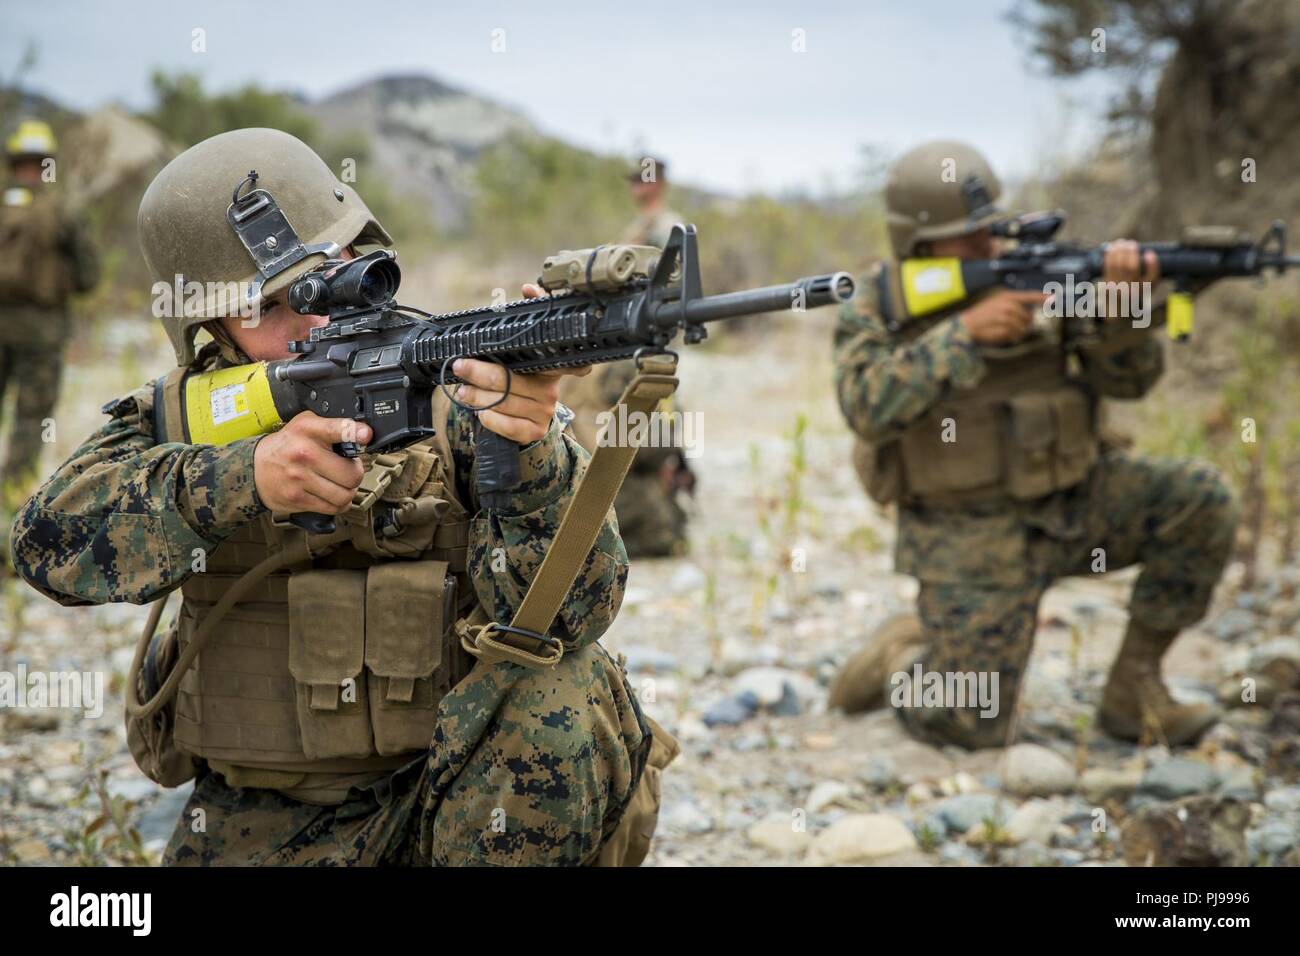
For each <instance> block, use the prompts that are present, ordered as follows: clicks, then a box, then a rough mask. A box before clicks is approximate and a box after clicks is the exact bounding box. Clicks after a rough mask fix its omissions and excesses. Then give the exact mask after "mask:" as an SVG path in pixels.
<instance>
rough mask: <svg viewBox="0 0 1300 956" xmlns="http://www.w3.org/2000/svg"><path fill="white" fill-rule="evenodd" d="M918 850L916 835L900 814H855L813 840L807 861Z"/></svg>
mask: <svg viewBox="0 0 1300 956" xmlns="http://www.w3.org/2000/svg"><path fill="white" fill-rule="evenodd" d="M915 849H916V838H915V837H913V836H912V831H911V830H909V829H908V828H907V825H906V824H904V823H903V821H902V820H900V819H898V817H895V816H891V815H889V814H887V813H856V814H852V815H850V816H847V817H842V818H841V819H839V820H837V821H836V822H835V823H833V824H831V825H830V826H829V827H827V828H826V829H825V830H823V831H822V832H821V833H819V834H818V835H817V836H816V837H815V838H814V839H813V842H812V846H811V847H809V849H808V862H809V863H811V864H813V865H819V866H830V865H834V864H836V863H861V862H865V861H869V860H875V859H879V858H880V857H885V856H890V855H892V854H895V853H904V852H908V851H911V850H915Z"/></svg>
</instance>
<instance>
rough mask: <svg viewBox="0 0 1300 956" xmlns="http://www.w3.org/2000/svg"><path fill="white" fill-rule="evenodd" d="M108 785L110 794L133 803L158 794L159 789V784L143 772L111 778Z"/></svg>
mask: <svg viewBox="0 0 1300 956" xmlns="http://www.w3.org/2000/svg"><path fill="white" fill-rule="evenodd" d="M107 787H108V795H109V796H111V797H121V798H122V799H123V800H130V801H131V802H133V803H139V802H140V801H142V800H147V799H149V798H150V797H152V796H154V795H155V794H157V793H158V789H159V788H158V784H156V783H154V782H153V781H152V780H150V779H149V778H148V777H146V776H144V775H142V774H140V775H133V776H130V777H113V778H110V779H109V781H108V784H107Z"/></svg>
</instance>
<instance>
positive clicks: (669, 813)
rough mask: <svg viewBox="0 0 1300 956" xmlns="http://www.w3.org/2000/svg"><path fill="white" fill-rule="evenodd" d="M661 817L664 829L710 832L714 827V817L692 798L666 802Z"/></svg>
mask: <svg viewBox="0 0 1300 956" xmlns="http://www.w3.org/2000/svg"><path fill="white" fill-rule="evenodd" d="M659 819H660V822H661V823H662V824H663V826H664V829H666V830H670V831H672V830H676V831H677V832H679V833H708V832H709V831H710V830H712V829H713V818H712V817H711V816H709V815H708V814H707V813H705V812H704V811H703V810H701V809H700V808H699V807H698V806H697V805H696V804H695V803H694V802H692V801H690V800H676V801H673V802H671V803H665V805H664V808H663V810H661V811H660V814H659Z"/></svg>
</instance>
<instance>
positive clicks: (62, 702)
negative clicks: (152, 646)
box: [0, 664, 104, 720]
mask: <svg viewBox="0 0 1300 956" xmlns="http://www.w3.org/2000/svg"><path fill="white" fill-rule="evenodd" d="M0 707H12V708H23V709H28V710H35V709H38V708H47V707H57V708H66V709H69V710H73V709H76V708H81V711H82V718H83V719H89V720H95V719H98V718H99V717H102V716H103V714H104V672H103V671H32V672H31V673H28V671H27V665H26V664H19V665H18V670H17V671H16V672H15V671H0Z"/></svg>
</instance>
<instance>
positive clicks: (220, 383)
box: [185, 362, 284, 445]
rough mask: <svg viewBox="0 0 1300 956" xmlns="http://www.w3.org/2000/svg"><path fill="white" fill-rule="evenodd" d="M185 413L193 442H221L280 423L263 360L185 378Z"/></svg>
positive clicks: (268, 429) (263, 432)
mask: <svg viewBox="0 0 1300 956" xmlns="http://www.w3.org/2000/svg"><path fill="white" fill-rule="evenodd" d="M185 416H186V425H187V426H188V427H187V431H188V433H189V441H190V443H191V444H194V445H225V444H228V443H230V442H232V441H239V439H241V438H252V437H253V436H254V435H264V434H266V433H267V432H269V431H274V430H275V429H277V428H279V427H280V426H281V425H283V424H284V422H283V421H282V420H281V418H280V415H279V413H278V412H277V411H276V410H275V401H274V399H272V398H271V383H270V382H269V381H268V379H267V377H266V363H265V362H259V363H258V364H256V365H238V366H236V367H234V368H223V369H217V370H216V371H213V372H201V373H199V374H197V375H191V376H190V377H189V378H187V379H186V380H185Z"/></svg>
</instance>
